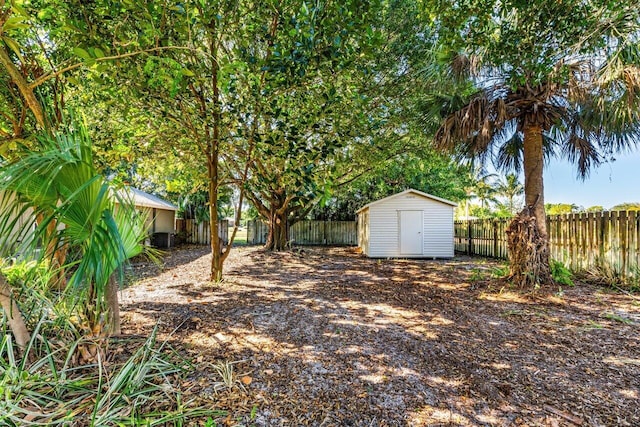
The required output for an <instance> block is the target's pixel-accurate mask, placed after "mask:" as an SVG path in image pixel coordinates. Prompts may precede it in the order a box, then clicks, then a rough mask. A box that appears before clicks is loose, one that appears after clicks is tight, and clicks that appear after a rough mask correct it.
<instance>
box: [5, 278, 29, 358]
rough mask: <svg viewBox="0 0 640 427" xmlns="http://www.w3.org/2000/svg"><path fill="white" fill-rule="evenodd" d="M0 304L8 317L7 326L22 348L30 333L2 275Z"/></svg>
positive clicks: (26, 342) (22, 348) (25, 344)
mask: <svg viewBox="0 0 640 427" xmlns="http://www.w3.org/2000/svg"><path fill="white" fill-rule="evenodd" d="M0 305H2V309H3V310H4V312H5V314H6V315H7V319H9V328H11V332H12V333H13V336H14V338H15V340H16V344H17V345H18V347H19V348H20V349H21V350H24V349H25V347H26V346H27V344H28V343H29V341H30V340H31V334H29V330H28V329H27V325H26V324H25V323H24V319H23V318H22V313H20V309H19V308H18V304H16V302H15V300H14V299H13V292H12V290H11V286H9V284H8V283H7V280H6V279H5V278H4V276H2V275H0Z"/></svg>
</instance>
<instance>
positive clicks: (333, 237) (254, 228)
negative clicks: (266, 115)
mask: <svg viewBox="0 0 640 427" xmlns="http://www.w3.org/2000/svg"><path fill="white" fill-rule="evenodd" d="M268 232H269V228H268V227H267V224H265V223H264V222H262V221H260V220H253V221H247V243H248V244H250V245H251V244H253V245H259V244H264V243H266V242H267V234H268ZM289 239H290V240H291V242H292V243H294V244H296V245H326V246H355V245H356V244H357V243H358V232H357V223H356V222H355V221H311V220H306V221H298V222H296V223H295V224H293V225H292V226H291V227H289Z"/></svg>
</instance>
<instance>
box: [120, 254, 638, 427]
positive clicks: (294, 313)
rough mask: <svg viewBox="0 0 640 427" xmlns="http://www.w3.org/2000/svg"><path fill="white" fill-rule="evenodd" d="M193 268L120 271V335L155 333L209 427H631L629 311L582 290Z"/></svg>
mask: <svg viewBox="0 0 640 427" xmlns="http://www.w3.org/2000/svg"><path fill="white" fill-rule="evenodd" d="M206 252H207V251H206V249H203V248H186V249H180V250H176V251H173V252H170V253H169V254H168V255H167V257H166V258H165V265H164V268H163V269H161V271H160V270H158V269H154V268H150V267H149V266H147V265H142V264H140V265H136V266H134V267H135V268H134V273H135V275H137V276H138V277H141V278H140V280H139V281H138V282H137V283H136V284H135V285H133V286H131V287H129V288H128V289H126V290H125V291H124V292H123V301H122V305H123V307H122V308H123V329H124V333H126V334H132V335H141V334H146V333H148V332H149V331H150V330H151V328H153V326H154V325H155V324H156V322H160V327H161V331H162V335H163V338H167V339H169V340H170V341H171V343H172V345H173V346H174V347H175V348H177V349H178V350H179V352H180V353H182V354H184V355H186V356H189V357H190V358H192V359H193V361H194V364H195V368H196V371H195V372H194V374H193V375H192V376H191V377H190V378H189V379H188V380H187V381H186V382H184V384H183V389H184V390H187V391H188V394H189V395H192V396H197V397H198V399H201V401H202V402H206V404H207V405H209V406H211V407H215V408H219V409H223V410H226V411H228V416H226V417H222V418H221V419H219V420H217V421H218V425H243V426H252V425H255V426H303V425H309V426H437V425H442V426H445V425H446V426H452V425H453V426H484V425H489V426H578V425H583V426H632V425H638V423H639V422H640V421H639V420H640V333H639V325H640V298H639V297H638V296H633V295H625V294H621V293H612V292H609V291H607V290H604V289H601V288H596V287H592V286H588V285H579V286H575V287H573V288H565V289H562V290H559V289H558V290H557V291H558V292H557V293H554V294H551V295H546V294H543V293H539V294H534V295H532V294H523V293H518V292H514V291H512V290H509V289H506V288H504V287H501V285H499V284H498V282H497V281H495V280H493V279H491V271H492V268H493V267H494V266H495V265H496V264H492V263H490V262H487V261H483V260H481V259H470V258H460V259H456V260H451V261H430V260H420V261H408V260H371V259H367V258H364V257H363V256H361V255H359V254H356V253H355V251H354V250H353V249H345V248H341V249H337V248H334V249H308V248H305V249H304V250H303V251H301V252H288V253H275V254H271V253H265V252H262V251H261V250H259V249H257V248H251V247H243V248H238V249H235V250H234V251H233V252H232V254H231V256H230V259H229V260H228V262H227V267H226V280H225V281H224V283H222V284H221V285H217V286H212V285H210V284H208V283H207V282H206V279H207V276H208V273H207V272H208V266H209V256H207V255H206ZM224 362H234V363H233V364H231V365H227V366H224V365H223V364H224ZM231 369H233V376H232V380H233V386H232V387H231V388H228V387H225V386H224V381H223V379H222V375H221V374H223V373H225V372H226V373H228V374H229V373H231V372H230V370H231ZM194 423H195V422H194Z"/></svg>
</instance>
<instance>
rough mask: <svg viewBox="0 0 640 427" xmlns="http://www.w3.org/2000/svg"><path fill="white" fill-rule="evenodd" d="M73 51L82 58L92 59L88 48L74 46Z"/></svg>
mask: <svg viewBox="0 0 640 427" xmlns="http://www.w3.org/2000/svg"><path fill="white" fill-rule="evenodd" d="M73 53H74V54H76V56H79V57H80V58H82V59H91V55H90V54H89V52H87V51H86V50H84V49H83V48H81V47H74V48H73Z"/></svg>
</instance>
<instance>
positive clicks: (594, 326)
mask: <svg viewBox="0 0 640 427" xmlns="http://www.w3.org/2000/svg"><path fill="white" fill-rule="evenodd" d="M586 328H587V329H604V326H602V325H601V324H600V323H598V322H594V321H593V320H589V322H588V323H587V326H586Z"/></svg>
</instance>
